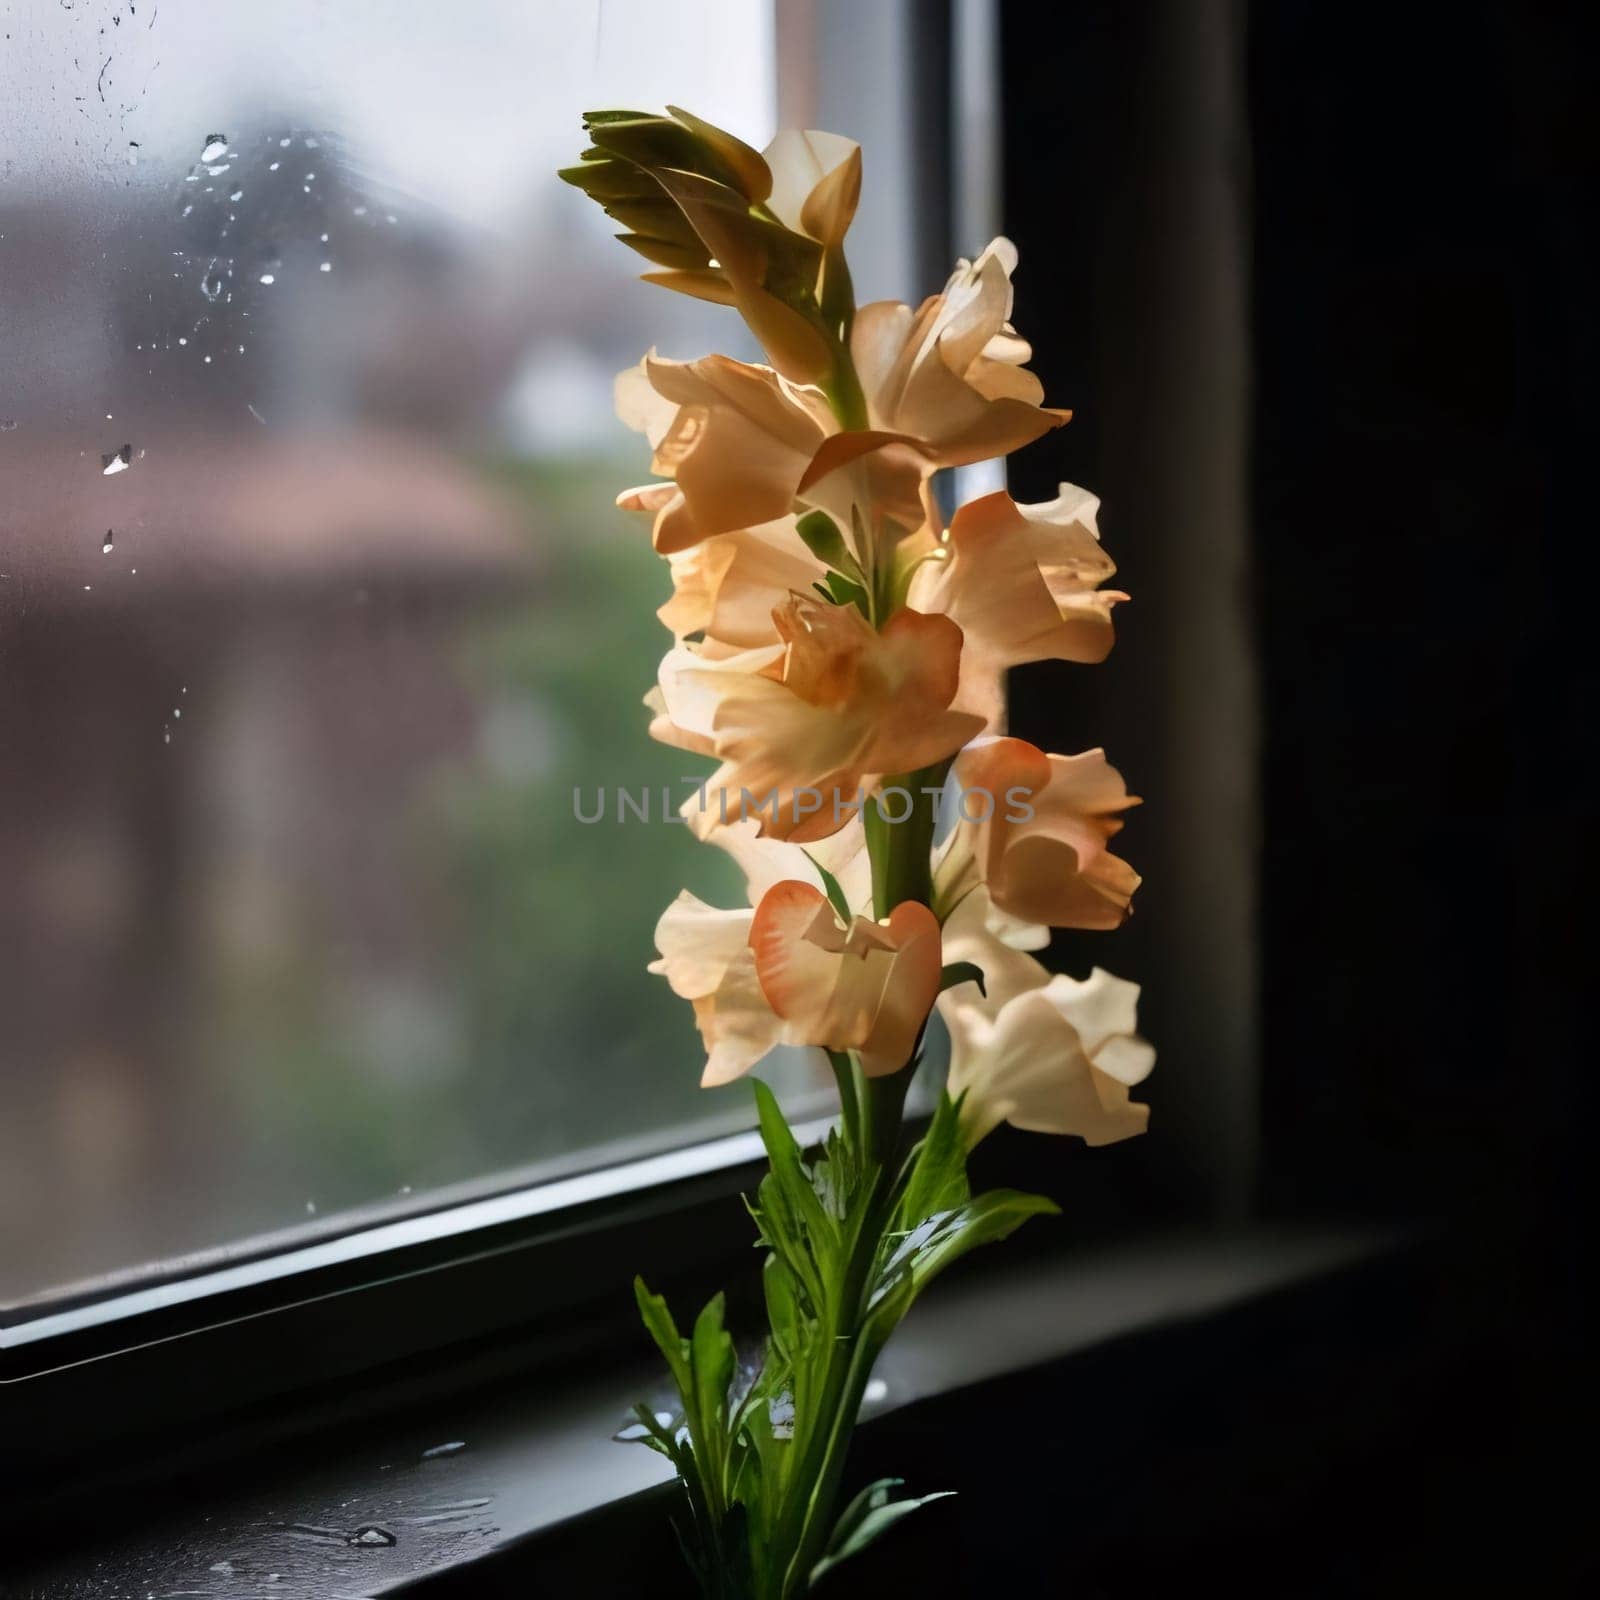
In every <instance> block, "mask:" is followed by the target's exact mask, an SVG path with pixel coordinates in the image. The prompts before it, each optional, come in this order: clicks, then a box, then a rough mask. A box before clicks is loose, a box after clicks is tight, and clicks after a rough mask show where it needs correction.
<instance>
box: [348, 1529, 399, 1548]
mask: <svg viewBox="0 0 1600 1600" xmlns="http://www.w3.org/2000/svg"><path fill="white" fill-rule="evenodd" d="M350 1543H351V1544H356V1545H362V1546H365V1547H366V1548H367V1549H369V1550H377V1549H381V1548H382V1547H383V1546H385V1545H391V1544H393V1543H395V1537H394V1535H393V1534H392V1533H390V1532H389V1530H388V1529H387V1528H375V1527H369V1528H357V1529H356V1531H355V1532H354V1533H352V1534H351V1535H350Z"/></svg>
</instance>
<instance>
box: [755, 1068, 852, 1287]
mask: <svg viewBox="0 0 1600 1600" xmlns="http://www.w3.org/2000/svg"><path fill="white" fill-rule="evenodd" d="M751 1081H752V1083H753V1084H754V1086H755V1096H756V1115H757V1118H758V1120H759V1125H760V1129H761V1142H762V1144H764V1145H765V1146H766V1150H767V1159H768V1161H770V1162H771V1164H772V1172H771V1174H770V1176H771V1177H772V1178H773V1179H774V1180H775V1183H776V1187H777V1189H778V1191H779V1192H780V1193H781V1195H782V1197H783V1201H784V1204H785V1205H786V1206H787V1207H788V1209H789V1210H790V1212H791V1214H792V1216H793V1217H794V1219H795V1220H796V1221H797V1222H799V1223H800V1225H801V1226H802V1227H803V1228H804V1229H805V1233H806V1236H807V1239H808V1240H809V1242H810V1244H811V1247H812V1250H813V1252H814V1253H816V1255H817V1257H818V1261H819V1264H821V1263H822V1261H823V1258H824V1257H827V1258H829V1259H831V1256H832V1248H831V1247H832V1244H833V1242H834V1240H835V1238H836V1237H837V1230H836V1228H835V1226H834V1223H833V1219H832V1218H831V1217H830V1216H829V1215H828V1213H827V1211H826V1210H825V1209H824V1207H823V1204H822V1201H821V1200H820V1199H818V1197H817V1191H816V1189H815V1188H814V1187H813V1186H812V1182H811V1175H810V1174H809V1173H808V1172H807V1171H806V1167H805V1163H804V1162H803V1161H801V1159H800V1146H799V1145H798V1144H797V1143H796V1142H795V1137H794V1135H793V1134H792V1133H791V1132H790V1131H789V1124H788V1123H787V1122H785V1121H784V1117H783V1112H782V1110H781V1109H780V1108H779V1106H778V1100H777V1096H776V1095H774V1094H773V1092H772V1090H771V1089H770V1088H769V1087H768V1086H767V1085H766V1084H765V1083H763V1082H762V1081H761V1079H760V1078H754V1079H752V1080H751ZM762 1188H763V1189H765V1188H766V1184H765V1183H763V1184H762Z"/></svg>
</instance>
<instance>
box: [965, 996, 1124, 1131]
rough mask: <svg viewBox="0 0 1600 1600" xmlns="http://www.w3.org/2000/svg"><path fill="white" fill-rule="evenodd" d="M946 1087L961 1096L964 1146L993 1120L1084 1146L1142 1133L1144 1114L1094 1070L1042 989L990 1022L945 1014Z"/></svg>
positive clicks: (977, 1016) (1014, 1001) (1010, 1005)
mask: <svg viewBox="0 0 1600 1600" xmlns="http://www.w3.org/2000/svg"><path fill="white" fill-rule="evenodd" d="M946 1019H947V1022H948V1024H949V1027H950V1037H951V1077H950V1081H951V1084H952V1086H953V1088H958V1089H960V1090H964V1091H965V1092H966V1094H967V1103H966V1105H965V1106H964V1107H963V1121H964V1123H966V1124H967V1126H968V1137H969V1139H972V1138H976V1137H981V1136H982V1133H983V1132H985V1131H987V1129H988V1128H989V1127H992V1126H993V1125H994V1122H995V1121H997V1120H999V1118H1000V1117H1002V1116H1003V1118H1004V1119H1005V1120H1006V1121H1009V1122H1011V1123H1012V1124H1014V1125H1015V1126H1017V1127H1019V1128H1024V1129H1027V1130H1029V1131H1032V1132H1037V1133H1056V1134H1074V1135H1076V1136H1077V1137H1079V1138H1081V1139H1083V1140H1084V1141H1085V1142H1086V1143H1088V1144H1091V1145H1102V1144H1111V1143H1114V1142H1116V1141H1117V1140H1119V1139H1126V1138H1130V1137H1132V1136H1133V1135H1135V1134H1139V1133H1143V1132H1144V1130H1145V1128H1146V1126H1147V1125H1148V1122H1149V1108H1148V1107H1146V1106H1142V1105H1134V1104H1132V1103H1131V1102H1130V1101H1129V1098H1128V1090H1127V1087H1126V1086H1125V1085H1124V1084H1122V1083H1119V1082H1118V1081H1117V1080H1115V1079H1114V1078H1111V1077H1109V1076H1108V1075H1106V1074H1104V1073H1102V1072H1099V1071H1097V1070H1096V1068H1095V1067H1094V1065H1093V1063H1092V1061H1091V1060H1090V1058H1089V1055H1088V1053H1087V1052H1086V1051H1085V1049H1084V1047H1083V1042H1082V1040H1081V1039H1080V1038H1079V1036H1078V1034H1077V1032H1076V1030H1075V1029H1074V1028H1073V1027H1072V1024H1071V1023H1070V1022H1069V1021H1068V1020H1067V1018H1066V1017H1065V1016H1063V1015H1062V1013H1061V1011H1060V1010H1059V1009H1058V1008H1057V1007H1056V1006H1055V1005H1054V1004H1053V1003H1052V1001H1051V998H1050V995H1049V993H1048V992H1047V990H1046V989H1033V990H1029V991H1026V992H1024V993H1022V994H1020V995H1018V996H1017V997H1015V998H1014V999H1012V1000H1010V1001H1009V1002H1008V1003H1007V1004H1006V1005H1004V1006H1003V1007H1001V1008H1000V1010H999V1011H998V1012H997V1013H996V1014H995V1015H994V1016H993V1017H992V1018H990V1017H987V1016H985V1015H983V1014H982V1013H979V1012H976V1011H973V1010H971V1009H967V1010H961V1011H957V1012H955V1013H954V1014H950V1013H947V1014H946Z"/></svg>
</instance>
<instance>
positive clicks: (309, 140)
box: [306, 139, 319, 150]
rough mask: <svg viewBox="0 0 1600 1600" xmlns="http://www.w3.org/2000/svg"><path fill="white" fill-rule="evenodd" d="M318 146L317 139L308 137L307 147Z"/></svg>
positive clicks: (309, 148)
mask: <svg viewBox="0 0 1600 1600" xmlns="http://www.w3.org/2000/svg"><path fill="white" fill-rule="evenodd" d="M318 148H319V146H318V144H317V141H316V140H315V139H307V140H306V149H307V150H316V149H318Z"/></svg>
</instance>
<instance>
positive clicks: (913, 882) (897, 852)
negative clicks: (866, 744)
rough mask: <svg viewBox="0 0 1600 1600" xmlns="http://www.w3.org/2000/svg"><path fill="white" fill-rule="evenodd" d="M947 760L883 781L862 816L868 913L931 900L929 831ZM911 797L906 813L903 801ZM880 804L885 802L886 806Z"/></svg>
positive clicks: (885, 913)
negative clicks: (869, 864) (890, 792)
mask: <svg viewBox="0 0 1600 1600" xmlns="http://www.w3.org/2000/svg"><path fill="white" fill-rule="evenodd" d="M949 770H950V763H949V761H939V762H935V763H934V765H933V766H931V767H923V768H922V769H921V770H920V771H917V772H902V773H900V774H898V775H896V776H895V777H892V778H886V779H885V780H884V782H883V786H882V787H883V790H884V791H888V790H896V791H898V792H897V793H895V794H893V795H888V794H886V793H880V794H879V795H878V796H876V797H875V798H874V799H873V800H872V801H871V802H870V804H868V805H867V806H866V807H865V808H864V809H863V811H862V814H861V815H862V821H863V823H864V824H865V827H866V830H867V850H868V853H869V854H870V856H871V858H872V913H873V915H874V916H876V917H886V916H888V915H889V913H890V912H891V911H893V910H894V908H895V907H896V906H897V905H900V904H902V903H903V902H904V901H906V900H916V901H918V902H919V903H920V904H922V905H930V904H932V901H933V830H934V825H935V824H936V823H937V822H938V820H939V802H938V795H937V794H936V793H935V792H934V791H936V790H938V789H940V788H942V787H943V785H944V780H945V775H946V774H947V773H948V772H949ZM907 795H909V796H910V809H909V811H908V810H907V801H906V796H907ZM885 801H887V802H888V803H887V804H885Z"/></svg>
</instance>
